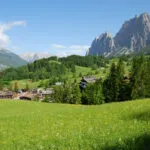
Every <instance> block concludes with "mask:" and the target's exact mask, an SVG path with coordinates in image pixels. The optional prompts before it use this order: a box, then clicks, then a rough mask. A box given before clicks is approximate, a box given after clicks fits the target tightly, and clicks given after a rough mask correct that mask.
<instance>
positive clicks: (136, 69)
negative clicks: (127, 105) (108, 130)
mask: <svg viewBox="0 0 150 150" xmlns="http://www.w3.org/2000/svg"><path fill="white" fill-rule="evenodd" d="M54 90H55V92H54V94H53V95H52V96H51V101H55V102H59V103H70V104H87V105H96V104H103V103H109V102H120V101H126V100H134V99H138V98H147V97H150V58H149V57H144V56H136V57H134V58H133V60H132V68H131V71H130V72H129V74H128V75H125V65H124V61H123V60H122V59H120V60H119V61H118V63H112V65H111V67H110V71H109V74H108V76H107V78H106V79H105V80H104V81H103V80H102V79H99V80H97V81H96V83H93V84H88V86H87V87H86V88H85V89H84V90H82V91H81V90H80V89H79V84H77V83H76V81H75V82H74V83H73V84H72V85H70V84H67V83H65V84H64V85H63V86H59V87H56V88H55V89H54Z"/></svg>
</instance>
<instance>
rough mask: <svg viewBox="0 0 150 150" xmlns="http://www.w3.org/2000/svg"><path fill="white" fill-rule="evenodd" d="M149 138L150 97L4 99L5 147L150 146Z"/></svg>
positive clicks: (0, 128)
mask: <svg viewBox="0 0 150 150" xmlns="http://www.w3.org/2000/svg"><path fill="white" fill-rule="evenodd" d="M137 140H138V142H137ZM149 142H150V99H145V100H137V101H129V102H123V103H112V104H104V105H100V106H81V105H67V104H66V105H65V104H46V103H38V102H25V101H7V100H3V101H0V147H1V149H2V150H3V149H11V150H13V149H32V150H37V149H44V150H47V149H60V150H63V149H64V150H66V149H71V150H75V149H85V150H89V149H98V150H99V149H104V150H106V149H107V150H109V149H110V150H112V149H114V150H117V149H119V150H120V149H121V148H122V149H123V148H124V149H131V147H132V149H144V147H143V146H147V147H146V148H147V149H150V143H149ZM127 144H128V145H127ZM146 144H147V145H146Z"/></svg>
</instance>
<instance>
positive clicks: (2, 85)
mask: <svg viewBox="0 0 150 150" xmlns="http://www.w3.org/2000/svg"><path fill="white" fill-rule="evenodd" d="M3 87H4V84H3V82H2V80H0V90H3Z"/></svg>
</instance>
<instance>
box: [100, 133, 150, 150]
mask: <svg viewBox="0 0 150 150" xmlns="http://www.w3.org/2000/svg"><path fill="white" fill-rule="evenodd" d="M102 150H150V135H148V134H144V135H142V136H139V137H137V138H135V139H130V140H126V141H124V142H122V144H119V143H118V144H116V145H113V146H105V147H103V148H102Z"/></svg>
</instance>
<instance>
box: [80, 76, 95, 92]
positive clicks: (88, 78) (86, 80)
mask: <svg viewBox="0 0 150 150" xmlns="http://www.w3.org/2000/svg"><path fill="white" fill-rule="evenodd" d="M95 82H96V78H95V77H94V76H85V77H83V78H82V80H81V81H80V89H84V88H86V86H87V85H88V84H89V83H95Z"/></svg>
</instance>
